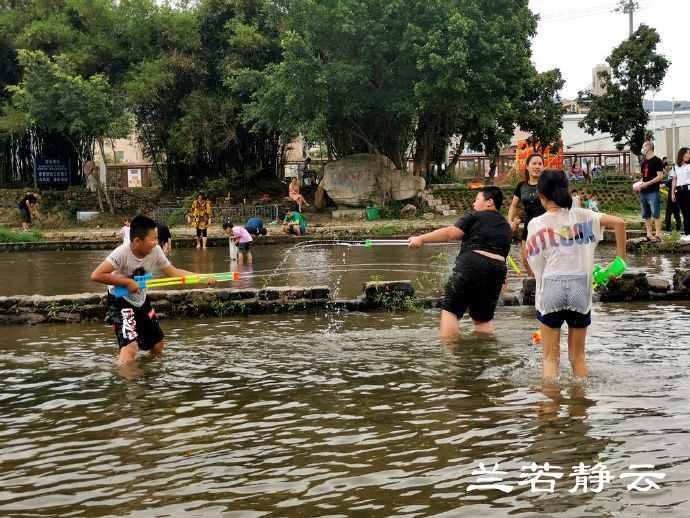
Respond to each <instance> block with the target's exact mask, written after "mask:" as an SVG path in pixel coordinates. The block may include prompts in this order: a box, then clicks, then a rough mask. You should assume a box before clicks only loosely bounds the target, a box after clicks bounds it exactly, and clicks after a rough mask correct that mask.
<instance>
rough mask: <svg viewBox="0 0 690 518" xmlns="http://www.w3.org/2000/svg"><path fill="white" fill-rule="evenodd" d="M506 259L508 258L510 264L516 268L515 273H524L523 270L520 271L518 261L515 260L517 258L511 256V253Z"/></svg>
mask: <svg viewBox="0 0 690 518" xmlns="http://www.w3.org/2000/svg"><path fill="white" fill-rule="evenodd" d="M506 259H508V264H509V265H510V267H511V268H512V269H513V270H515V273H517V274H518V275H522V271H520V268H519V267H518V265H517V263H516V262H515V259H513V258H512V257H510V255H508V257H506Z"/></svg>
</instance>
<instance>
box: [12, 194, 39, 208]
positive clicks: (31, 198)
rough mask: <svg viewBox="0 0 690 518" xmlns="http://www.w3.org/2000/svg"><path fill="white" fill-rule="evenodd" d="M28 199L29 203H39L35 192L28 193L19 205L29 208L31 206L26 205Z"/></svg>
mask: <svg viewBox="0 0 690 518" xmlns="http://www.w3.org/2000/svg"><path fill="white" fill-rule="evenodd" d="M27 201H28V202H29V205H36V203H38V200H37V199H36V196H34V195H33V194H27V195H26V196H24V197H23V198H22V201H20V202H19V204H18V205H17V207H19V208H20V209H24V210H29V208H28V207H27V206H26V202H27Z"/></svg>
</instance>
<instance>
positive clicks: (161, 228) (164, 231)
mask: <svg viewBox="0 0 690 518" xmlns="http://www.w3.org/2000/svg"><path fill="white" fill-rule="evenodd" d="M156 228H157V229H158V242H159V243H165V242H167V241H169V240H170V238H171V237H172V236H171V235H170V229H169V228H168V225H163V224H162V223H157V224H156Z"/></svg>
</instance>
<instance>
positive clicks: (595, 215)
mask: <svg viewBox="0 0 690 518" xmlns="http://www.w3.org/2000/svg"><path fill="white" fill-rule="evenodd" d="M537 189H538V192H539V200H540V201H541V203H542V205H543V206H544V209H546V213H545V214H543V215H541V216H539V217H537V218H534V219H533V220H532V221H530V223H529V225H528V229H527V242H526V252H527V260H528V261H529V264H530V266H531V268H532V271H533V272H534V277H535V279H536V291H535V308H536V310H537V319H538V320H539V322H541V336H542V343H543V346H544V363H543V375H544V378H545V379H547V380H554V379H556V378H557V377H558V374H559V371H560V338H561V326H562V325H563V322H567V324H568V356H569V357H570V364H571V366H572V368H573V374H574V375H575V376H576V377H580V378H582V377H585V376H587V362H586V359H585V341H586V338H587V327H588V326H589V325H590V323H591V305H592V270H593V269H594V249H595V248H596V246H597V243H599V241H601V239H602V237H603V232H604V227H609V228H613V229H614V230H615V233H616V250H617V253H618V255H619V256H620V257H621V258H623V259H625V246H626V236H625V222H624V221H623V220H622V219H621V218H618V217H615V216H609V215H607V214H602V213H600V212H594V211H591V210H589V209H582V208H574V207H572V204H573V200H572V198H571V195H570V192H569V190H568V179H567V178H566V176H565V174H564V173H563V172H562V171H544V172H543V173H542V174H541V176H540V177H539V183H538V185H537Z"/></svg>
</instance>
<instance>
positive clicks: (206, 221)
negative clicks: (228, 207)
mask: <svg viewBox="0 0 690 518" xmlns="http://www.w3.org/2000/svg"><path fill="white" fill-rule="evenodd" d="M212 216H213V206H212V205H211V201H210V200H208V199H206V195H205V194H204V193H203V192H200V193H199V194H197V196H196V199H195V200H194V201H193V202H192V207H191V209H190V210H189V218H190V222H191V224H192V226H193V227H194V229H195V230H196V247H197V248H202V247H203V248H206V240H207V239H208V227H209V225H210V224H211V218H212Z"/></svg>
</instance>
